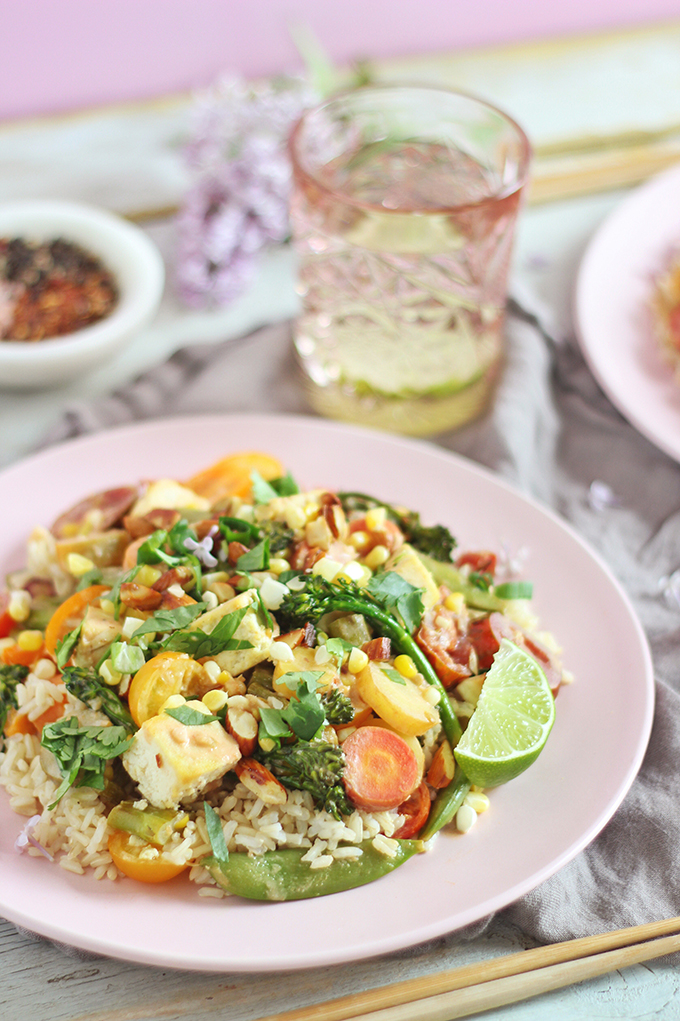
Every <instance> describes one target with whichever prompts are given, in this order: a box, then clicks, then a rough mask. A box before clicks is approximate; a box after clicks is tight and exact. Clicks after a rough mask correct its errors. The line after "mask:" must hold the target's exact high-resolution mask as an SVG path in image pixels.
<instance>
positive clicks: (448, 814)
mask: <svg viewBox="0 0 680 1021" xmlns="http://www.w3.org/2000/svg"><path fill="white" fill-rule="evenodd" d="M469 790H470V781H469V780H468V778H467V777H466V776H465V773H464V772H463V770H462V769H461V768H460V766H456V772H455V773H454V776H453V780H452V781H451V783H450V784H449V785H448V787H444V788H443V789H442V790H441V791H439V793H438V794H437V797H436V798H435V799H434V802H433V803H432V808H431V809H430V814H429V816H428V818H427V822H426V823H425V825H424V826H423V828H422V830H421V831H420V833H419V834H418V836H419V838H420V840H429V839H430V837H433V836H434V835H435V833H438V832H439V830H440V829H441V828H442V826H447V825H448V824H449V823H450V822H451V821H452V820H453V817H454V816H455V814H456V812H457V811H458V809H459V808H460V806H461V805H462V804H463V801H464V800H465V795H466V794H467V793H468V791H469Z"/></svg>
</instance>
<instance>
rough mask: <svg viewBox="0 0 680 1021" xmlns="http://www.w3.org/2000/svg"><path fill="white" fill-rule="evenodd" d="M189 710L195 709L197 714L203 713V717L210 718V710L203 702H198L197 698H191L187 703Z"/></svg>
mask: <svg viewBox="0 0 680 1021" xmlns="http://www.w3.org/2000/svg"><path fill="white" fill-rule="evenodd" d="M187 705H188V706H189V708H190V709H195V710H196V712H197V713H203V715H204V716H210V710H209V709H208V707H207V705H205V703H204V702H199V700H198V699H197V698H192V699H191V701H189V702H187Z"/></svg>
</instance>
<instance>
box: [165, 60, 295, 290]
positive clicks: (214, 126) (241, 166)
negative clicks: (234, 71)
mask: <svg viewBox="0 0 680 1021" xmlns="http://www.w3.org/2000/svg"><path fill="white" fill-rule="evenodd" d="M311 101H312V96H311V94H310V92H309V90H308V89H307V88H306V87H305V86H304V83H302V82H301V81H297V80H295V79H286V80H283V81H280V82H267V83H260V84H249V83H246V82H244V81H243V80H241V79H237V78H225V79H223V80H221V81H219V82H217V84H216V85H215V86H214V87H213V88H212V89H210V90H208V91H207V92H205V93H203V94H201V95H200V96H198V97H197V101H196V107H195V110H194V126H193V133H192V137H191V140H190V141H189V143H188V145H187V147H186V160H187V163H188V166H189V168H190V171H191V173H192V175H193V178H194V181H193V184H192V186H191V187H190V189H189V191H188V193H187V195H186V196H185V199H184V203H183V205H182V208H181V210H180V213H179V217H178V229H179V251H178V265H177V284H178V288H179V292H180V294H181V296H182V297H183V298H184V300H185V301H186V302H187V303H188V304H190V305H193V306H194V307H206V306H219V305H226V304H227V303H228V302H229V301H231V300H232V299H233V298H235V297H236V296H237V295H238V294H239V293H241V292H242V291H243V290H244V289H245V287H246V286H247V285H248V283H249V281H250V280H251V278H252V275H253V272H254V269H255V266H256V260H257V256H258V253H259V252H260V251H261V250H262V249H263V248H264V247H265V246H266V245H268V244H280V243H281V242H283V241H285V240H286V238H287V237H288V234H289V226H288V197H289V193H290V186H291V169H290V162H289V159H288V155H287V152H286V142H287V139H288V135H289V133H290V130H291V127H292V125H293V124H294V122H295V121H296V120H297V118H298V117H299V116H300V114H301V113H302V111H303V109H304V108H305V106H308V105H309V103H310V102H311Z"/></svg>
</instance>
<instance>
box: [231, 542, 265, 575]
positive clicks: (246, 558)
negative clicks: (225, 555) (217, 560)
mask: <svg viewBox="0 0 680 1021" xmlns="http://www.w3.org/2000/svg"><path fill="white" fill-rule="evenodd" d="M268 569H269V539H263V540H262V542H258V544H257V546H253V548H252V549H249V550H248V552H247V553H243V554H242V555H241V556H240V557H239V558H238V560H237V561H236V570H237V571H267V570H268Z"/></svg>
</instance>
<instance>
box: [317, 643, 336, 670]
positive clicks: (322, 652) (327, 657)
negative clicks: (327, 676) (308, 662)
mask: <svg viewBox="0 0 680 1021" xmlns="http://www.w3.org/2000/svg"><path fill="white" fill-rule="evenodd" d="M332 659H333V657H332V656H331V654H330V652H329V651H328V649H327V648H326V646H325V645H319V646H318V648H317V649H315V651H314V662H315V663H316V664H317V665H318V666H324V665H325V664H326V663H330V661H331V660H332Z"/></svg>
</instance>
